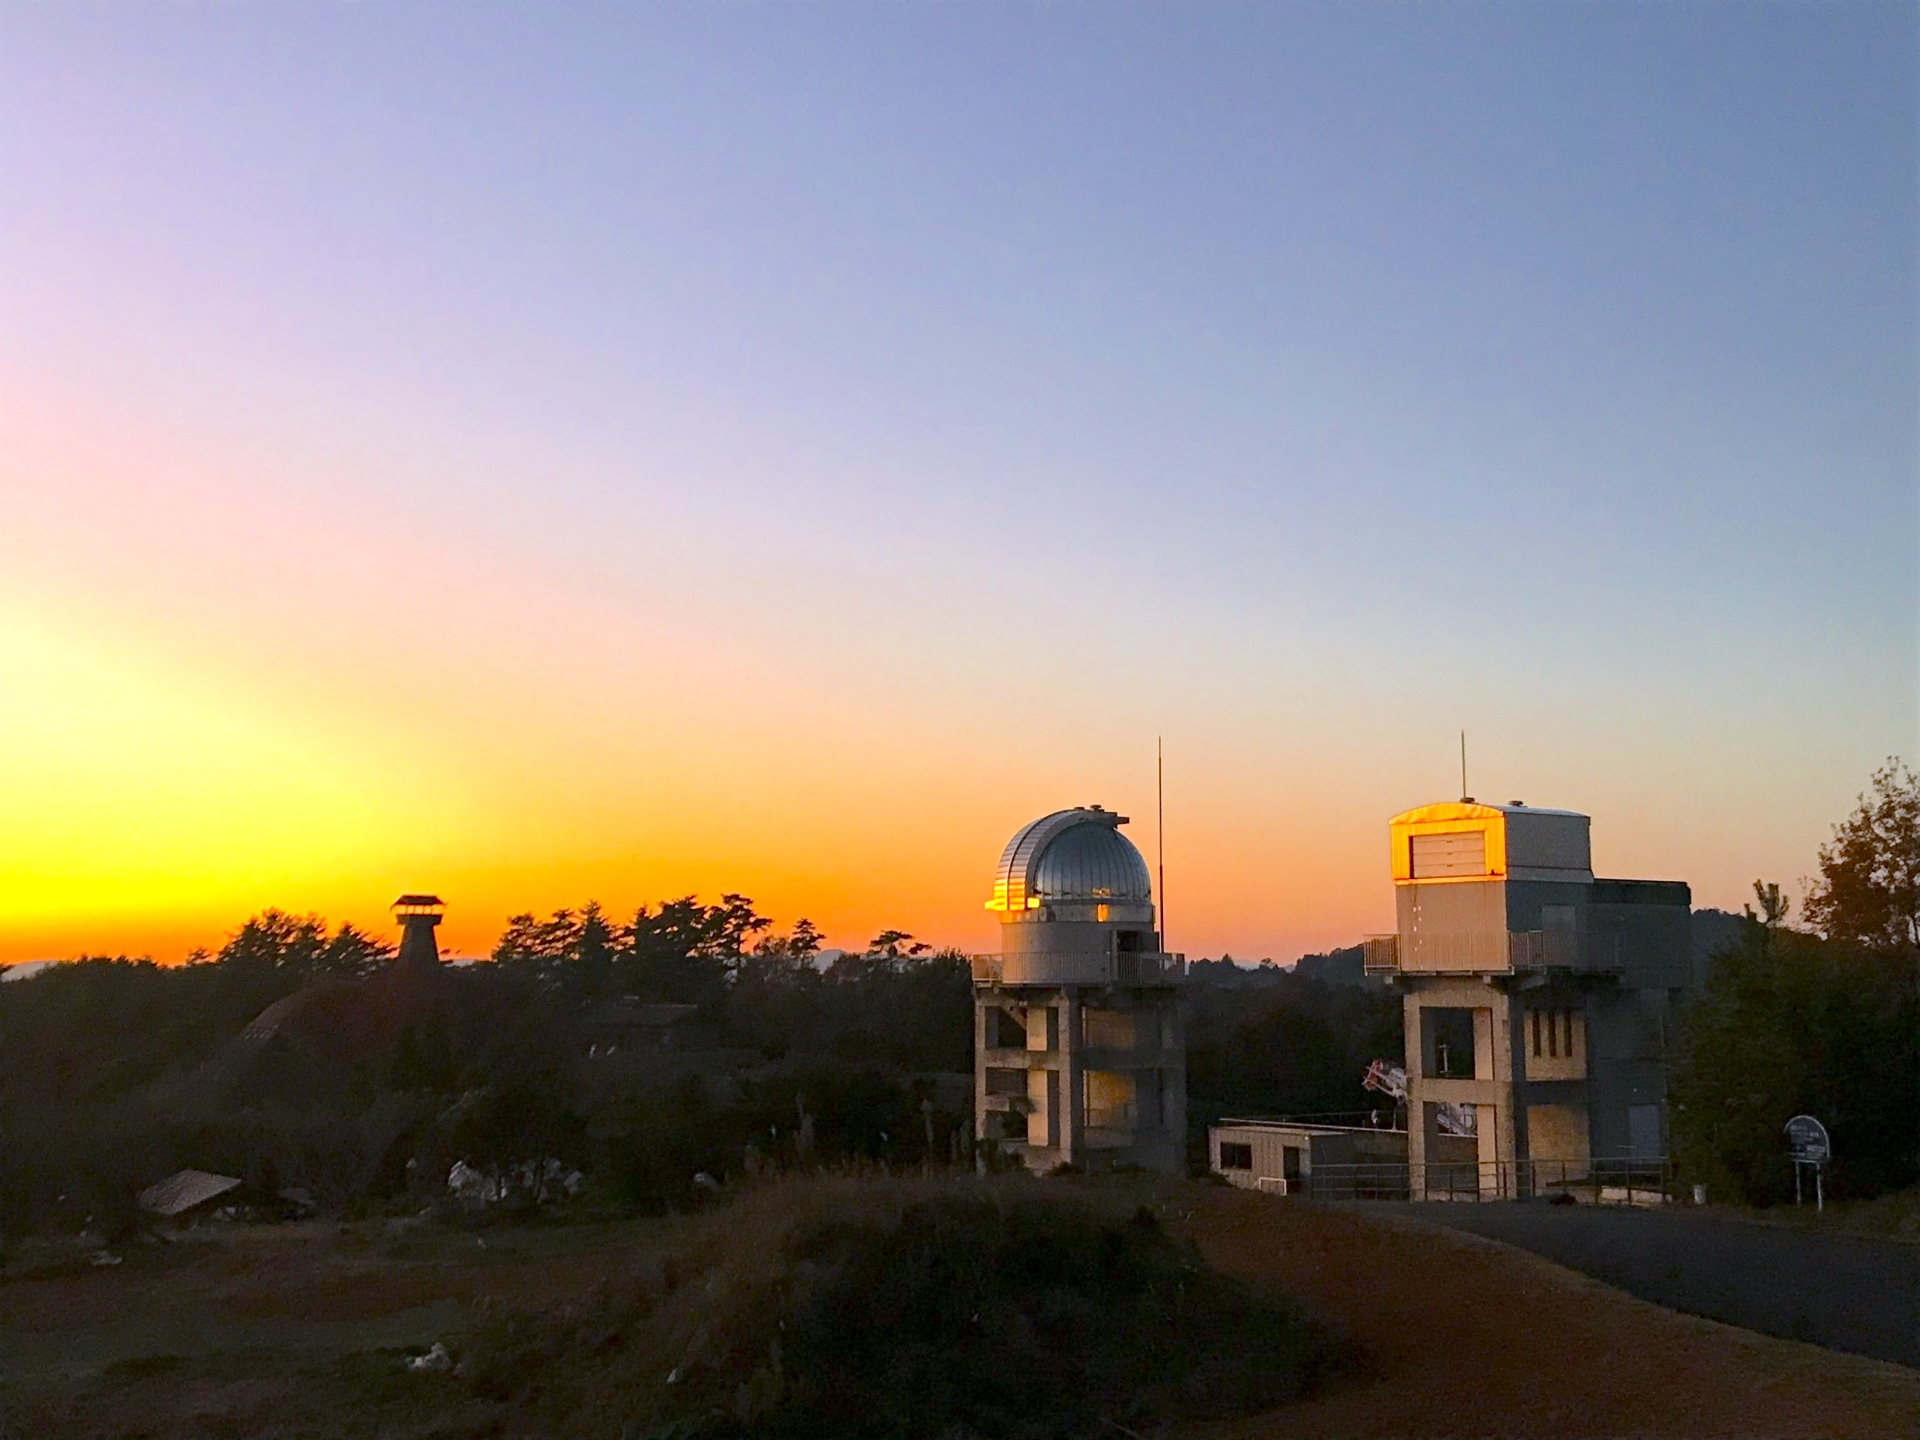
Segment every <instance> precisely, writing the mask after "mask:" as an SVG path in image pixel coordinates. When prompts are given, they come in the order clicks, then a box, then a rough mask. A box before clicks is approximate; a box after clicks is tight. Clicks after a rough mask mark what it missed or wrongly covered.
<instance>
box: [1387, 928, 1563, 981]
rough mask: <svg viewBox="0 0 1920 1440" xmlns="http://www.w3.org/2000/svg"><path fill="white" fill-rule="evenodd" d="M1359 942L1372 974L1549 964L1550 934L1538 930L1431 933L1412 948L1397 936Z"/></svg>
mask: <svg viewBox="0 0 1920 1440" xmlns="http://www.w3.org/2000/svg"><path fill="white" fill-rule="evenodd" d="M1361 943H1362V945H1363V946H1364V957H1363V959H1362V962H1361V963H1362V964H1363V965H1364V967H1365V969H1366V972H1367V974H1369V975H1395V974H1420V975H1427V974H1436V975H1447V974H1465V975H1497V974H1503V973H1505V972H1508V971H1512V970H1535V969H1538V968H1540V967H1541V966H1543V965H1545V964H1547V963H1548V960H1547V954H1548V951H1547V936H1546V933H1545V932H1544V931H1540V930H1515V931H1507V932H1501V931H1497V930H1492V931H1484V932H1477V933H1476V932H1462V933H1460V934H1437V935H1435V934H1427V935H1420V936H1417V937H1416V938H1415V940H1414V943H1413V944H1412V946H1410V947H1408V946H1402V945H1401V943H1400V937H1399V936H1398V935H1369V936H1367V937H1366V939H1365V940H1363V941H1362V942H1361ZM1409 950H1411V952H1412V953H1411V954H1409V953H1407V952H1408V951H1409ZM1556 958H1557V957H1556ZM1563 963H1565V962H1563Z"/></svg>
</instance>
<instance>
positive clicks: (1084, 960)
mask: <svg viewBox="0 0 1920 1440" xmlns="http://www.w3.org/2000/svg"><path fill="white" fill-rule="evenodd" d="M967 963H968V965H969V966H970V968H971V969H972V971H973V983H974V984H976V985H1003V984H1010V985H1027V984H1032V985H1048V984H1071V985H1177V984H1179V983H1180V981H1182V980H1184V979H1185V978H1186V974H1187V957H1186V956H1184V955H1169V954H1163V953H1160V952H1157V951H1133V952H1125V951H1122V952H1120V953H1117V954H1112V955H1099V954H1088V953H1086V952H1082V951H1062V952H1060V953H1058V954H1054V953H1051V952H1047V951H1028V952H1025V953H1021V954H1016V955H1011V956H1004V957H1003V956H1000V955H969V956H968V957H967ZM1009 975H1011V976H1012V978H1011V979H1009V978H1008V977H1009Z"/></svg>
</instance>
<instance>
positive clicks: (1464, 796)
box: [1460, 730, 1473, 805]
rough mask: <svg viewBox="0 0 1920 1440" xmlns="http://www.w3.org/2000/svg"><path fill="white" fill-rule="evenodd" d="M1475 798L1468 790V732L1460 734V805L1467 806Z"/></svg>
mask: <svg viewBox="0 0 1920 1440" xmlns="http://www.w3.org/2000/svg"><path fill="white" fill-rule="evenodd" d="M1472 798H1473V797H1472V796H1471V795H1470V794H1469V793H1468V790H1467V732H1466V731H1464V730H1462V731H1461V732H1460V803H1461V804H1462V805H1464V804H1466V803H1467V801H1468V800H1470V799H1472Z"/></svg>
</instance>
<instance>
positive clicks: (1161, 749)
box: [1153, 735, 1167, 951]
mask: <svg viewBox="0 0 1920 1440" xmlns="http://www.w3.org/2000/svg"><path fill="white" fill-rule="evenodd" d="M1153 788H1154V805H1155V807H1156V813H1155V815H1154V820H1153V841H1154V844H1155V846H1156V847H1157V848H1158V850H1159V861H1160V949H1161V950H1162V951H1165V950H1166V948H1167V752H1166V746H1165V744H1164V743H1163V742H1162V741H1161V738H1160V737H1159V736H1158V735H1156V736H1154V737H1153Z"/></svg>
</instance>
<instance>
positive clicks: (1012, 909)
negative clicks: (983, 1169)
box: [973, 805, 1187, 1173]
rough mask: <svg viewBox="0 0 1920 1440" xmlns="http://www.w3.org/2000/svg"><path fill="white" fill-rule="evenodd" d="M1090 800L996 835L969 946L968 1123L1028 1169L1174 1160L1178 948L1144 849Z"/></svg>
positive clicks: (1182, 1142)
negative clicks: (979, 942)
mask: <svg viewBox="0 0 1920 1440" xmlns="http://www.w3.org/2000/svg"><path fill="white" fill-rule="evenodd" d="M1126 823H1127V818H1126V816H1124V815H1116V814H1114V813H1113V812H1112V811H1110V810H1102V809H1101V808H1100V807H1099V806H1098V805H1094V806H1091V807H1087V808H1083V809H1075V810H1061V811H1057V812H1055V813H1054V814H1052V815H1048V816H1045V817H1043V818H1041V819H1039V820H1035V821H1034V822H1033V823H1032V824H1030V825H1028V826H1026V827H1025V828H1024V829H1022V830H1021V831H1020V832H1019V833H1018V834H1017V835H1015V836H1014V837H1013V839H1011V840H1009V841H1008V842H1007V848H1006V849H1005V851H1003V852H1002V853H1001V856H1000V865H999V868H998V869H997V871H996V872H995V874H994V882H993V898H992V899H990V900H989V901H987V909H989V910H991V911H993V912H995V913H996V914H997V915H998V916H999V917H1000V953H999V954H998V955H983V956H976V957H975V960H974V970H973V978H974V1056H975V1060H974V1131H975V1134H976V1135H977V1136H979V1138H980V1139H982V1140H992V1141H995V1142H997V1143H998V1144H999V1145H1000V1147H1001V1149H1002V1150H1003V1152H1007V1153H1012V1154H1017V1155H1019V1156H1020V1157H1021V1158H1022V1159H1023V1160H1024V1161H1025V1163H1026V1164H1027V1165H1028V1167H1029V1168H1031V1169H1034V1170H1040V1171H1045V1170H1050V1169H1052V1168H1053V1167H1054V1166H1056V1165H1061V1164H1072V1165H1078V1166H1081V1167H1083V1168H1088V1169H1092V1168H1098V1167H1102V1166H1111V1165H1115V1164H1127V1165H1140V1166H1146V1167H1148V1168H1151V1169H1155V1170H1163V1171H1167V1172H1170V1173H1178V1172H1179V1171H1180V1170H1182V1169H1183V1168H1184V1165H1185V1157H1186V1128H1187V1068H1186V1037H1185V1034H1184V1031H1183V1028H1182V1023H1181V1014H1180V1003H1179V998H1180V990H1179V986H1180V981H1181V978H1182V976H1183V975H1184V973H1185V969H1186V961H1185V957H1183V956H1180V955H1169V954H1165V953H1164V952H1163V951H1162V949H1161V941H1160V935H1159V933H1158V931H1157V930H1156V928H1155V925H1154V909H1153V891H1152V884H1151V880H1150V877H1149V876H1148V874H1147V864H1146V861H1145V860H1143V859H1141V857H1140V852H1139V851H1138V850H1136V849H1134V847H1133V844H1132V842H1131V841H1129V840H1128V839H1127V838H1126V837H1125V836H1124V835H1122V834H1121V833H1120V830H1119V827H1120V826H1122V825H1124V824H1126Z"/></svg>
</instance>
